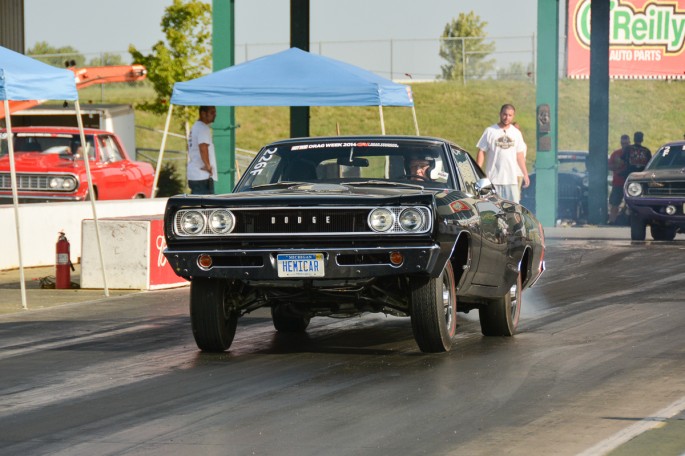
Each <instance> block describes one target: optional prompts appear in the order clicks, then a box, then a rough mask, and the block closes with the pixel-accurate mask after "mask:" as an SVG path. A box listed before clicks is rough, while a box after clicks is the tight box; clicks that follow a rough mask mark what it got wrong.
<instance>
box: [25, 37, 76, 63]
mask: <svg viewBox="0 0 685 456" xmlns="http://www.w3.org/2000/svg"><path fill="white" fill-rule="evenodd" d="M26 55H29V56H31V57H33V58H35V59H36V60H40V61H41V62H44V63H47V64H48V65H52V66H56V67H61V68H64V67H65V66H67V65H65V62H70V65H69V66H74V65H75V66H83V65H84V63H85V61H86V58H85V57H84V56H83V54H81V53H80V52H79V51H78V50H76V49H75V48H73V47H71V46H62V47H59V48H58V47H54V46H50V45H49V44H48V42H47V41H38V42H37V43H36V44H35V46H33V47H32V48H30V49H29V50H28V51H27V52H26ZM72 60H73V62H74V65H71V61H72Z"/></svg>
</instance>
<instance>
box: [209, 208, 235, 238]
mask: <svg viewBox="0 0 685 456" xmlns="http://www.w3.org/2000/svg"><path fill="white" fill-rule="evenodd" d="M234 226H235V217H234V216H233V213H232V212H231V211H227V210H224V209H220V210H218V211H214V212H212V213H211V214H210V215H209V229H210V230H212V231H213V232H214V233H216V234H225V233H230V232H231V231H233V227H234Z"/></svg>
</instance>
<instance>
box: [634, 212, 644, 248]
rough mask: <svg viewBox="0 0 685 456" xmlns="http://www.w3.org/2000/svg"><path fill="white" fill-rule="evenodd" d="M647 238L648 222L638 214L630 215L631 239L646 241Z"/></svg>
mask: <svg viewBox="0 0 685 456" xmlns="http://www.w3.org/2000/svg"><path fill="white" fill-rule="evenodd" d="M645 237H647V222H645V220H644V219H643V218H642V217H640V216H639V215H637V214H634V213H633V214H631V215H630V239H631V240H632V241H644V240H645Z"/></svg>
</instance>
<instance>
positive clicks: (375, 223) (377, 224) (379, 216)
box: [368, 207, 395, 231]
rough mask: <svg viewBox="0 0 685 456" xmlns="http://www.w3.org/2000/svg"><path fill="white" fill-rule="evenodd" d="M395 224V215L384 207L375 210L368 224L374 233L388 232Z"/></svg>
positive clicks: (370, 215)
mask: <svg viewBox="0 0 685 456" xmlns="http://www.w3.org/2000/svg"><path fill="white" fill-rule="evenodd" d="M394 223H395V215H394V214H393V213H392V212H391V211H389V210H388V209H384V208H382V207H380V208H377V209H374V210H372V211H371V213H370V214H369V219H368V224H369V227H370V228H371V229H372V230H374V231H388V230H389V229H390V228H392V225H393V224H394Z"/></svg>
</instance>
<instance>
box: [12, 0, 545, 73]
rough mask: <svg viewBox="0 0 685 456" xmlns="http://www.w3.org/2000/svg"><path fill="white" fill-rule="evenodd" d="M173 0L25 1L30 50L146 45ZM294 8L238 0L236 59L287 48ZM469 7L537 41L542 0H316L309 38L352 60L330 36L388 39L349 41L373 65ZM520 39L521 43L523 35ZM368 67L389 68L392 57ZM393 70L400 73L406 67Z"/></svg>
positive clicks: (265, 0)
mask: <svg viewBox="0 0 685 456" xmlns="http://www.w3.org/2000/svg"><path fill="white" fill-rule="evenodd" d="M171 3H172V0H116V1H102V0H90V1H83V0H59V1H55V0H24V5H25V32H26V36H25V38H26V47H27V49H30V48H31V47H32V46H34V45H35V44H36V42H38V41H46V42H48V44H50V45H52V46H55V47H62V46H72V47H74V48H76V49H77V50H78V51H79V52H81V53H85V54H89V53H100V52H118V51H122V52H125V51H127V50H128V46H129V44H133V45H135V46H136V47H137V48H138V49H139V50H142V51H145V50H148V49H150V48H151V47H152V45H153V44H154V43H156V42H157V41H159V40H161V39H163V35H162V32H161V27H160V25H159V24H160V20H161V18H162V15H163V14H164V9H165V8H166V7H167V6H169V5H170V4H171ZM289 11H290V0H235V40H236V45H237V50H236V63H240V62H241V61H244V60H250V59H252V58H255V57H259V56H260V55H259V54H261V55H263V54H269V53H273V52H277V51H278V50H281V48H277V47H275V46H270V45H273V44H275V43H283V44H287V43H288V42H289V39H290V35H289V33H290V32H289V14H290V13H289ZM469 11H474V12H475V13H476V14H477V15H479V16H480V17H481V19H483V20H484V21H486V22H487V26H486V32H487V34H488V36H490V37H509V36H511V37H529V38H527V39H525V44H524V45H520V44H512V46H514V47H517V48H520V47H522V46H523V47H531V44H530V42H531V38H530V37H532V36H533V34H534V33H535V29H536V22H537V0H516V1H507V0H423V1H421V2H419V1H416V0H344V1H341V0H335V1H334V0H311V1H310V38H311V41H312V42H320V41H321V42H324V44H323V45H322V46H323V47H324V48H326V49H322V50H321V53H323V54H325V55H328V56H330V57H333V58H338V59H341V60H346V61H349V60H347V59H344V58H343V57H341V55H345V54H344V52H343V51H342V50H341V49H342V47H343V45H341V44H340V43H331V42H340V41H352V40H356V41H359V40H385V43H383V44H380V43H379V44H378V45H376V47H374V46H373V45H371V46H368V45H361V44H358V45H357V47H356V49H354V50H353V48H354V46H353V45H349V46H347V45H344V46H346V51H345V52H347V53H348V54H350V59H352V58H353V56H352V55H351V54H357V53H358V54H368V56H367V58H366V60H362V61H361V66H365V67H367V68H368V67H369V66H374V59H375V58H378V57H377V55H378V54H379V53H380V54H389V52H388V51H387V49H386V48H387V42H388V40H391V39H392V40H422V39H436V38H438V37H439V36H440V34H441V33H442V31H443V29H444V26H445V24H446V23H448V22H449V21H450V20H452V19H455V18H457V17H458V15H459V13H460V12H465V13H467V12H469ZM502 41H505V42H506V41H507V40H502ZM514 41H517V43H518V42H519V41H520V39H517V40H514ZM326 43H328V44H326ZM398 46H399V47H398V49H401V47H402V46H407V47H408V46H410V45H409V44H408V43H407V42H401V43H398ZM336 47H337V51H336ZM311 51H312V52H315V51H318V49H316V48H312V49H311ZM336 52H337V53H338V54H341V53H342V54H341V55H336ZM413 53H414V57H416V58H418V57H419V56H420V55H421V54H424V53H426V51H423V50H422V49H421V48H418V49H414V50H413ZM430 53H431V54H434V51H432V50H431V51H430ZM374 54H375V55H374ZM397 54H405V52H397ZM410 54H411V53H410ZM384 58H385V59H386V60H387V58H386V57H385V56H384ZM527 58H530V57H527ZM349 63H355V64H357V65H360V63H357V62H352V61H350V62H349ZM396 65H397V66H402V63H399V64H396ZM438 65H439V64H438ZM381 66H383V67H384V69H383V70H380V67H381ZM406 68H408V66H407V67H405V68H404V69H406ZM368 69H371V70H372V71H374V70H376V71H377V72H379V71H380V72H382V71H385V72H386V73H387V72H388V71H389V70H388V63H387V62H386V63H383V64H380V63H379V64H378V68H368ZM395 71H396V72H402V71H403V68H397V69H396V70H395ZM429 72H430V71H429ZM386 76H387V75H386Z"/></svg>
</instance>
